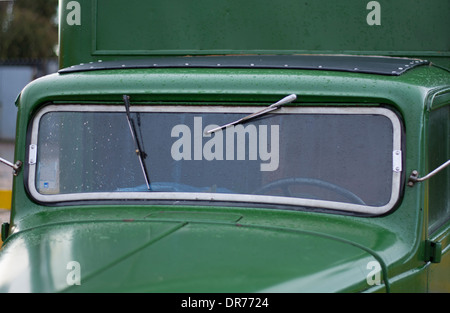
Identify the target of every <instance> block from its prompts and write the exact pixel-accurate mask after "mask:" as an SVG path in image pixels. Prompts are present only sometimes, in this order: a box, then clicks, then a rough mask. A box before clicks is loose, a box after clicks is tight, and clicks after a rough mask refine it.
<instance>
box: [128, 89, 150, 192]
mask: <svg viewBox="0 0 450 313" xmlns="http://www.w3.org/2000/svg"><path fill="white" fill-rule="evenodd" d="M123 102H124V103H125V109H126V112H127V121H128V126H129V127H130V132H131V137H133V141H134V146H135V149H136V154H137V156H138V158H139V163H140V164H141V169H142V173H143V174H144V179H145V183H146V184H147V188H148V190H151V188H150V178H149V175H148V172H147V166H146V165H145V158H146V157H147V154H146V153H145V152H144V150H143V149H142V145H141V142H140V141H139V138H138V136H137V133H136V126H135V124H134V120H133V119H132V118H131V114H130V97H129V96H127V95H123Z"/></svg>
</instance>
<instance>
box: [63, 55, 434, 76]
mask: <svg viewBox="0 0 450 313" xmlns="http://www.w3.org/2000/svg"><path fill="white" fill-rule="evenodd" d="M428 64H430V62H429V61H427V60H421V59H414V58H401V57H387V56H358V55H220V56H219V55H214V56H165V57H149V58H145V59H132V60H119V61H101V60H99V61H97V62H89V63H82V64H79V65H73V66H71V67H67V68H64V69H61V70H59V71H58V73H60V74H65V73H74V72H86V71H95V70H112V69H143V68H259V69H303V70H327V71H343V72H354V73H368V74H378V75H389V76H398V75H401V74H403V73H405V72H406V71H408V70H410V69H412V68H414V67H417V66H420V65H428Z"/></svg>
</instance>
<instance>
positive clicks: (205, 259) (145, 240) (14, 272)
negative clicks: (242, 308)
mask: <svg viewBox="0 0 450 313" xmlns="http://www.w3.org/2000/svg"><path fill="white" fill-rule="evenodd" d="M162 217H163V216H162ZM237 219H238V216H237V215H233V214H218V215H216V216H215V217H214V218H213V219H209V218H205V219H201V218H200V219H198V218H197V220H196V221H189V220H188V219H183V215H182V214H178V215H177V220H174V219H164V218H159V219H158V218H156V219H147V220H120V221H119V220H115V221H113V220H101V221H98V220H97V221H78V222H67V223H53V224H47V225H45V226H42V227H37V228H34V229H33V228H31V229H28V230H25V231H22V232H18V233H16V234H14V235H12V236H11V238H9V239H8V242H7V244H6V246H5V247H4V248H3V250H2V253H1V256H0V291H2V292H260V291H262V292H337V291H357V290H364V289H367V288H369V287H370V286H369V284H368V283H367V280H366V279H367V277H368V275H369V273H370V271H371V269H368V264H369V262H373V261H375V258H374V257H373V256H372V255H371V254H370V253H369V252H367V251H366V249H361V248H360V247H358V246H357V245H354V244H352V243H350V242H348V241H344V240H341V239H339V238H336V237H328V236H325V235H322V234H320V233H312V232H307V231H302V230H293V229H284V228H278V227H263V226H250V225H243V224H239V223H238V222H237ZM77 275H78V276H77ZM78 277H79V278H80V281H79V284H77V282H78V281H77V280H76V279H77V278H78Z"/></svg>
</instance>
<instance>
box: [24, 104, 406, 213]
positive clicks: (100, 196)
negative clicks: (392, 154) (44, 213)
mask: <svg viewBox="0 0 450 313" xmlns="http://www.w3.org/2000/svg"><path fill="white" fill-rule="evenodd" d="M257 110H258V107H255V106H251V107H250V106H249V107H247V106H239V107H233V106H226V107H225V106H189V107H184V106H134V107H133V109H132V111H133V112H181V113H184V112H194V113H207V112H213V113H222V112H223V113H253V112H255V111H257ZM98 111H102V112H124V113H125V108H124V107H121V106H117V105H48V106H46V107H44V108H43V109H41V110H40V111H39V112H38V113H37V115H36V116H35V118H34V120H33V123H32V129H31V140H30V142H29V145H33V144H34V145H37V139H38V131H39V123H40V120H41V118H42V117H43V116H44V115H45V114H46V113H49V112H98ZM295 113H297V114H298V113H301V114H344V115H347V114H363V115H364V114H370V115H382V116H385V117H387V118H388V119H389V120H390V121H391V123H392V127H393V151H401V150H402V142H401V140H402V138H401V137H402V126H401V122H400V120H399V117H398V116H397V115H396V113H394V112H393V111H391V110H389V109H387V108H383V107H355V106H353V107H347V106H346V107H283V108H280V109H279V110H277V111H275V112H273V114H295ZM27 166H28V168H29V170H28V173H29V174H28V179H27V181H28V185H27V186H28V190H29V193H30V195H31V196H32V197H33V198H34V199H35V200H37V201H39V202H43V203H61V202H70V201H89V200H95V201H101V200H161V201H167V200H174V201H181V200H183V201H220V202H222V201H223V202H230V203H233V202H234V203H241V204H242V203H252V204H273V205H289V206H302V207H305V206H306V207H314V208H323V209H328V210H338V211H347V212H353V213H362V214H370V215H382V214H385V213H387V212H388V211H390V210H391V209H393V208H394V206H395V205H396V203H397V201H398V200H399V197H400V191H401V190H400V189H401V185H402V184H401V179H402V172H401V171H395V170H393V171H392V191H391V196H390V200H389V202H388V203H387V204H385V205H383V206H368V205H360V204H351V203H344V202H335V201H327V200H313V199H303V198H293V197H281V196H265V195H250V194H223V193H188V192H101V193H100V192H92V193H73V194H54V195H47V194H45V195H44V194H41V193H39V192H38V191H37V189H36V185H35V179H36V163H30V164H27Z"/></svg>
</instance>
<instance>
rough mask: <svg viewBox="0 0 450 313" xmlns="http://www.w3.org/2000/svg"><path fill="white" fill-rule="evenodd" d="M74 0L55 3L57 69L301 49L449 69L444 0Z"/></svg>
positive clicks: (448, 6)
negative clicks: (157, 57) (422, 62)
mask: <svg viewBox="0 0 450 313" xmlns="http://www.w3.org/2000/svg"><path fill="white" fill-rule="evenodd" d="M69 3H71V5H69ZM77 3H78V4H79V5H78V6H75V5H74V4H73V1H70V0H63V1H61V3H60V13H61V23H60V32H61V34H60V37H61V46H60V64H61V67H67V66H71V65H74V64H80V63H88V62H91V61H97V60H103V61H106V60H117V59H130V58H143V57H145V56H149V55H199V54H305V53H306V54H328V53H331V54H365V55H390V56H408V57H412V56H414V57H420V58H424V59H429V60H433V61H434V62H437V63H438V64H441V65H443V66H447V67H450V37H449V36H448V33H449V31H450V22H449V18H448V17H449V16H450V3H449V2H448V1H445V0H432V1H428V2H427V3H426V4H424V3H423V1H418V0H414V1H411V0H396V1H393V0H391V1H378V4H379V7H373V6H372V5H369V4H371V3H370V1H360V0H346V1H345V2H343V1H328V0H315V1H307V0H282V1H278V2H276V3H274V2H273V1H268V0H245V1H233V0H216V1H208V0H202V1H191V0H179V1H176V0H170V1H164V0H158V1H145V0H132V1H127V2H123V1H120V0H94V1H93V0H79V1H77ZM376 10H378V11H376ZM376 13H377V14H378V17H379V25H378V24H374V25H372V22H368V21H367V20H368V19H369V20H371V19H375V17H374V16H373V14H376Z"/></svg>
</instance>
